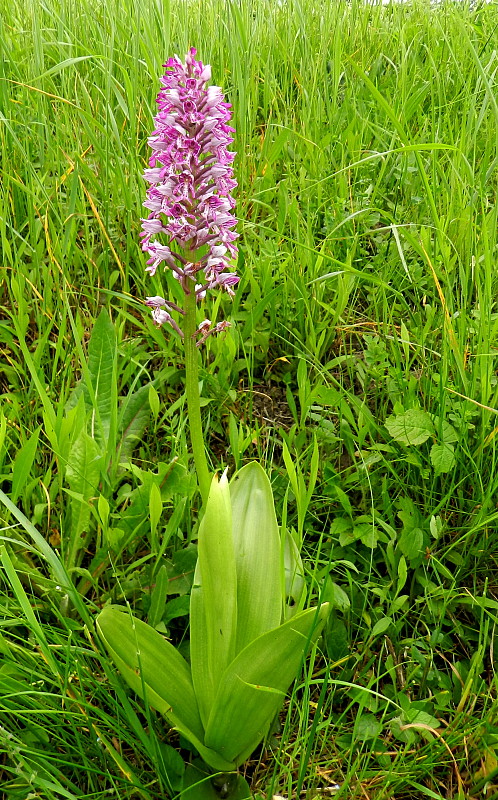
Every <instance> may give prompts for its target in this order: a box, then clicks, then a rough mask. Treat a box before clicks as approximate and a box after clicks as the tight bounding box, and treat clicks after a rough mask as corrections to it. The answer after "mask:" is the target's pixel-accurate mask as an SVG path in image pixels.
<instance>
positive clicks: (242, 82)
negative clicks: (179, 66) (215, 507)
mask: <svg viewBox="0 0 498 800" xmlns="http://www.w3.org/2000/svg"><path fill="white" fill-rule="evenodd" d="M0 5H1V6H2V14H1V17H0V19H1V22H0V24H1V32H0V48H1V57H0V114H1V119H0V137H1V141H0V158H1V182H0V195H1V201H0V248H1V265H0V266H1V271H2V272H1V284H0V348H1V360H2V368H1V372H0V391H1V400H2V407H1V415H0V459H1V470H0V472H1V481H2V484H1V486H2V489H3V493H2V511H1V512H0V515H1V519H2V523H1V524H2V542H3V546H2V547H1V549H0V558H1V561H2V567H3V569H2V572H1V575H0V587H1V596H0V604H1V619H0V625H1V628H0V654H1V655H0V658H1V661H0V753H1V756H0V774H1V789H0V796H1V797H2V798H3V799H4V800H27V798H35V797H40V798H44V799H46V800H52V799H54V800H55V798H57V800H59V798H63V797H64V798H70V799H71V800H72V798H87V799H88V800H89V799H90V798H91V799H92V800H97V798H101V797H106V798H107V797H117V798H121V799H122V800H124V798H126V799H127V800H128V798H129V800H132V798H133V800H135V798H143V799H144V800H159V798H164V797H175V796H177V794H178V789H179V787H180V785H181V776H182V773H183V769H184V763H185V760H187V759H188V757H189V753H188V750H187V745H186V743H185V742H184V741H183V740H179V739H178V737H177V736H175V734H174V733H171V732H170V731H169V730H168V726H167V725H166V724H165V723H164V721H163V720H162V718H161V717H160V715H158V714H156V713H155V712H153V711H152V710H150V709H147V708H144V707H143V705H142V704H141V702H140V700H138V699H137V698H136V697H135V696H134V695H133V694H132V693H131V692H130V691H129V690H128V689H127V688H126V686H125V684H124V683H123V681H122V680H121V678H120V677H119V674H118V673H117V671H116V669H115V668H114V667H113V665H112V662H111V661H110V660H109V658H108V656H107V655H106V653H105V651H104V648H103V647H102V645H101V643H100V642H99V640H98V637H96V636H95V633H94V629H93V619H94V617H95V613H96V612H97V611H98V610H99V609H100V608H101V607H102V606H103V605H104V604H105V603H106V602H108V601H109V600H110V599H111V600H113V601H114V602H118V603H119V602H121V603H123V602H124V601H125V600H126V601H127V602H129V603H130V605H131V606H132V607H133V609H134V612H135V614H137V615H138V616H141V617H143V618H145V619H149V621H152V623H153V624H155V625H156V627H158V629H159V630H161V631H163V632H164V633H166V634H167V635H168V636H169V637H170V638H171V640H172V641H173V642H175V643H176V644H178V647H180V648H184V649H185V647H186V643H187V641H188V599H189V591H190V586H191V582H192V570H193V566H194V564H195V558H196V530H197V529H196V521H197V513H198V510H199V495H198V493H197V492H196V488H195V478H194V477H193V473H192V463H191V459H190V458H189V452H188V449H189V445H188V437H187V434H186V415H185V402H184V392H183V378H184V364H183V362H182V355H181V348H180V347H179V346H178V345H179V342H178V339H177V338H176V336H175V334H174V333H173V332H168V331H165V330H162V329H157V328H155V327H154V326H153V324H152V320H151V319H150V316H149V314H148V312H147V310H146V309H145V308H144V306H143V303H142V300H143V298H144V297H145V296H146V295H154V294H161V293H162V292H161V283H160V280H161V279H160V277H159V276H158V277H157V278H156V279H154V280H152V279H150V278H148V277H147V276H146V275H145V273H144V257H143V254H142V252H141V250H140V246H139V239H138V233H139V229H140V217H141V216H142V215H143V211H142V207H141V203H142V201H143V198H144V195H145V185H144V183H143V180H142V178H141V174H142V172H143V169H144V165H145V161H146V157H147V138H148V135H149V133H150V131H151V121H152V115H153V113H154V99H155V95H156V93H157V90H158V86H159V76H160V75H161V74H162V67H161V65H162V64H163V63H164V61H165V60H166V58H167V57H169V56H170V55H172V54H173V53H175V52H176V53H178V54H179V55H180V56H183V54H184V53H185V52H186V51H187V49H188V47H190V46H192V45H195V46H196V47H197V49H198V53H199V56H200V58H202V60H203V61H204V62H207V63H211V65H212V68H213V80H214V83H216V84H219V85H221V86H222V87H223V90H224V91H225V92H226V94H227V96H228V99H229V100H230V102H232V103H233V109H234V121H235V127H236V130H237V134H236V143H235V149H236V150H237V153H238V155H237V159H236V162H235V169H236V174H237V179H238V182H239V189H238V192H237V211H236V213H237V216H238V217H239V219H240V223H239V231H240V233H241V238H240V258H239V264H238V271H239V274H240V275H241V281H240V285H239V287H238V290H237V294H236V298H235V300H234V302H233V303H231V302H230V300H229V298H227V297H223V298H222V300H221V301H220V300H219V299H218V300H215V301H209V302H210V306H209V310H208V316H209V317H210V318H211V319H213V320H216V319H222V318H223V317H224V316H226V317H227V318H229V319H230V321H231V322H232V327H231V329H230V330H229V331H228V332H227V334H226V335H224V336H221V337H219V338H218V339H214V338H211V339H210V340H209V341H208V342H207V344H206V347H205V350H204V356H203V357H204V361H203V366H202V370H201V378H202V403H203V419H204V424H205V431H206V438H207V441H208V443H209V457H210V461H211V465H212V468H213V469H217V468H220V467H222V466H229V467H230V469H231V470H233V469H234V468H235V467H238V466H240V465H242V464H243V463H245V462H246V461H248V460H250V459H254V458H257V459H259V460H260V461H261V462H262V463H263V464H264V466H265V468H266V469H267V471H268V474H269V475H270V477H271V480H272V484H273V488H274V492H275V496H276V500H277V515H278V517H279V519H280V520H282V521H283V524H285V525H286V526H287V530H289V531H291V532H292V534H293V536H294V537H295V540H296V542H297V543H298V544H299V545H300V546H301V548H302V554H303V559H304V561H305V566H306V571H307V578H308V583H309V592H310V597H311V598H313V597H315V598H316V597H318V596H321V597H322V599H323V598H325V599H328V600H329V601H330V602H331V604H332V606H333V612H332V614H331V617H330V620H329V623H328V626H327V629H326V631H325V634H324V637H323V640H322V641H321V643H320V645H319V647H318V648H317V649H316V650H315V651H314V652H313V654H312V658H311V660H310V661H309V662H307V664H306V666H305V667H304V669H303V672H302V674H301V676H300V678H299V680H298V681H297V683H296V684H295V686H294V687H293V690H292V693H291V695H290V697H289V699H288V702H287V703H286V706H285V709H284V711H283V713H282V715H281V719H280V728H279V729H278V730H276V731H275V733H274V735H273V736H272V737H271V738H270V739H269V741H267V742H266V744H265V746H264V747H263V748H260V749H259V750H257V751H256V752H255V754H254V756H253V758H252V759H251V760H250V761H249V762H248V764H247V765H246V769H245V772H246V776H247V778H248V780H249V781H252V786H253V791H254V793H255V796H256V797H264V798H266V797H269V798H271V797H272V795H273V794H277V793H278V794H280V795H282V796H284V797H286V798H291V797H296V796H303V797H304V796H307V797H312V796H315V795H318V796H319V797H320V796H321V797H326V796H330V794H331V791H332V789H334V797H337V798H341V800H342V798H354V799H355V800H360V798H361V799H362V800H363V798H365V800H366V798H371V799H372V800H373V799H374V798H375V800H414V799H415V798H455V799H456V798H459V799H460V800H461V799H463V798H475V799H476V800H478V799H480V798H486V799H487V800H491V798H496V797H498V777H497V776H498V705H497V701H496V688H497V683H496V674H495V669H494V660H495V656H494V652H495V646H496V638H495V626H496V620H497V610H498V597H497V590H498V585H497V584H498V564H497V556H498V508H497V488H498V464H497V451H496V444H497V437H496V434H497V433H498V421H497V409H498V402H497V395H498V385H497V371H496V368H497V364H496V362H497V357H498V309H497V307H496V290H497V267H496V265H497V259H498V241H497V218H498V205H497V197H496V193H497V166H498V105H497V79H496V74H497V70H498V55H497V43H498V10H497V7H496V5H494V4H487V5H482V6H481V5H478V6H477V7H476V8H475V9H474V10H473V11H470V10H469V8H468V7H466V5H465V4H450V3H445V4H441V5H438V6H437V7H431V6H430V5H429V4H428V3H419V2H415V3H410V5H401V4H394V5H392V6H390V5H389V6H376V7H368V6H364V5H362V4H358V3H356V2H353V3H351V4H347V3H345V2H342V1H341V0H338V1H337V2H323V3H318V2H316V3H315V2H312V0H287V2H286V3H285V4H280V3H276V2H271V0H244V2H241V3H238V2H235V1H233V2H230V0H225V1H223V0H202V2H198V1H197V0H191V1H190V2H188V3H186V2H173V1H172V2H167V0H122V1H121V2H120V3H116V2H114V0H103V1H102V2H92V0H44V2H40V0H10V1H9V2H8V3H7V2H6V1H5V0H3V2H2V3H1V4H0ZM162 280H163V281H164V283H163V289H164V290H165V291H168V290H169V291H172V292H173V293H174V291H175V287H174V286H173V285H172V284H171V281H170V280H169V279H168V276H166V277H163V278H162ZM61 563H62V564H63V565H64V567H65V569H67V570H68V571H69V573H70V575H71V579H72V584H71V586H70V587H69V588H68V586H67V584H65V583H64V581H65V578H64V575H63V573H61V571H60V564H61ZM61 575H62V577H61ZM158 587H159V588H158ZM334 787H335V788H334ZM326 790H328V794H327V793H326ZM306 792H307V794H305V793H306ZM301 793H303V794H301Z"/></svg>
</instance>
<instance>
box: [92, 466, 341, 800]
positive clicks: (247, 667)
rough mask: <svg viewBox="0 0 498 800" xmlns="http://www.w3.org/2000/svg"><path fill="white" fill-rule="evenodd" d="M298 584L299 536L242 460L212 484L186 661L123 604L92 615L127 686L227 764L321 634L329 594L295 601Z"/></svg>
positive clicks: (261, 478)
mask: <svg viewBox="0 0 498 800" xmlns="http://www.w3.org/2000/svg"><path fill="white" fill-rule="evenodd" d="M304 595H305V585H304V580H303V575H302V563H301V560H300V557H299V553H298V551H297V548H296V546H295V544H294V543H293V540H290V539H288V540H287V543H286V544H285V543H283V542H282V540H281V536H280V532H279V528H278V525H277V520H276V516H275V509H274V503H273V495H272V490H271V485H270V482H269V480H268V478H267V476H266V474H265V472H264V470H263V469H262V467H261V466H260V465H259V464H257V463H251V464H248V465H246V466H245V467H243V468H242V469H241V470H240V471H239V472H238V473H237V474H236V475H235V477H234V478H233V479H232V481H231V482H230V483H229V482H228V480H227V477H226V474H223V476H222V477H221V479H220V480H218V478H217V477H216V476H215V477H214V478H213V481H212V484H211V488H210V493H209V498H208V502H207V505H206V508H205V513H204V516H203V519H202V521H201V524H200V527H199V542H198V561H197V566H196V570H195V576H194V583H193V588H192V594H191V600H190V663H188V662H187V661H186V660H185V659H184V658H183V656H182V655H181V654H180V653H179V652H178V650H177V649H175V647H174V646H173V645H172V644H171V643H170V642H168V641H167V640H166V639H165V638H164V637H163V636H161V634H159V633H158V632H157V631H156V630H154V629H153V628H152V627H150V626H149V625H147V624H146V623H145V622H142V621H141V620H139V619H136V618H134V617H133V616H131V615H130V613H128V612H127V611H126V610H125V609H124V608H122V607H118V606H108V607H106V608H104V609H103V611H102V612H101V613H100V614H99V616H98V618H97V626H98V630H99V633H100V636H101V637H102V639H103V641H104V643H105V645H106V648H107V650H108V651H109V654H110V656H111V658H112V659H113V661H114V663H115V664H116V666H117V667H118V668H119V670H120V671H121V674H122V675H123V677H124V678H125V679H126V681H127V682H128V684H129V685H130V686H131V688H132V689H133V690H134V691H135V692H136V693H137V694H138V695H140V696H141V697H142V699H143V700H144V702H146V703H148V704H149V705H151V706H152V707H154V708H155V709H157V710H158V711H159V712H161V713H162V714H164V716H165V717H166V718H167V720H168V721H169V723H170V724H171V725H172V726H173V727H174V728H176V729H177V730H178V731H179V732H180V733H181V734H182V735H183V736H185V737H186V738H187V739H188V740H189V741H190V742H191V743H192V744H193V745H194V746H195V748H196V749H197V751H198V752H199V754H200V756H201V758H202V759H203V761H204V762H205V763H206V764H207V765H209V767H210V768H211V769H212V770H214V771H217V772H220V773H227V772H230V771H233V770H235V769H236V768H237V767H238V766H239V765H240V764H242V763H243V762H244V761H245V760H247V759H248V758H249V756H250V755H251V753H252V752H253V750H254V749H255V748H256V747H257V745H258V744H259V743H260V742H261V741H262V739H263V738H264V737H265V736H266V734H267V733H268V730H269V728H270V725H271V723H272V721H273V719H274V717H275V715H276V714H277V713H278V711H279V710H280V708H281V706H282V703H283V701H284V699H285V695H286V692H287V690H288V688H289V686H290V684H291V683H292V681H293V680H294V679H295V677H296V676H297V673H298V671H299V669H300V667H301V664H302V661H303V658H304V656H305V654H306V652H307V650H308V648H309V647H310V645H311V644H312V643H314V642H315V641H316V640H317V637H318V636H319V633H320V631H321V628H322V626H323V624H324V622H325V619H326V616H327V613H328V604H323V605H321V606H319V607H316V608H309V609H306V610H304V609H303V604H304ZM291 606H292V609H293V610H295V613H293V615H292V616H290V618H289V614H290V608H291ZM210 791H214V790H213V789H212V787H211V788H210ZM239 791H240V787H239ZM189 796H190V795H189ZM199 796H201V795H199ZM202 796H206V797H208V796H211V795H209V794H204V795H202ZM212 796H215V795H212ZM230 796H231V795H230ZM233 796H234V797H235V796H237V797H238V796H239V795H238V794H237V795H235V794H234V795H233Z"/></svg>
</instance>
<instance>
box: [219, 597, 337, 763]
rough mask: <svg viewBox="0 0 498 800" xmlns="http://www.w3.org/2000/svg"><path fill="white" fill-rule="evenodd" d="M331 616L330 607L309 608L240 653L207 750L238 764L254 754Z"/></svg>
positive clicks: (222, 690) (224, 684)
mask: <svg viewBox="0 0 498 800" xmlns="http://www.w3.org/2000/svg"><path fill="white" fill-rule="evenodd" d="M327 614H328V604H324V605H322V606H321V607H320V609H316V608H310V609H308V610H307V611H304V612H303V613H302V614H299V615H297V616H296V617H294V618H293V619H291V620H289V621H288V622H286V623H284V624H283V625H281V626H279V627H278V628H276V629H274V630H271V631H267V632H266V633H264V634H263V635H262V636H260V637H259V638H258V639H256V640H255V641H253V642H252V643H251V644H249V645H248V646H247V647H246V648H245V649H244V650H243V651H242V652H241V653H239V655H238V656H237V658H236V659H235V660H234V661H233V662H232V664H230V666H229V667H228V669H227V670H226V672H225V674H224V675H223V679H222V681H221V683H220V687H219V690H218V694H217V695H216V700H215V705H214V707H213V710H212V712H211V716H210V718H209V723H208V726H207V728H206V735H205V739H204V741H205V744H206V745H207V746H208V747H210V748H212V749H213V750H216V751H217V752H218V753H219V754H220V755H221V756H222V757H223V758H226V759H227V760H230V761H235V762H236V763H237V764H240V763H242V759H245V758H247V757H248V756H249V755H250V752H248V748H249V747H251V746H252V747H253V748H254V747H256V745H257V743H258V741H260V740H261V739H262V738H263V737H264V736H265V734H266V732H267V730H268V727H269V725H270V723H271V720H272V719H273V717H274V715H275V714H276V713H277V711H278V710H279V708H280V707H281V705H282V703H283V700H284V698H285V694H286V692H287V690H288V688H289V686H290V684H291V683H292V681H293V680H294V678H295V677H296V675H297V672H298V670H299V667H300V666H301V663H302V659H303V657H304V655H305V651H306V648H307V647H308V646H309V645H310V643H312V642H314V641H316V639H317V637H318V635H319V633H320V631H321V629H322V627H323V624H324V622H325V619H326V617H327Z"/></svg>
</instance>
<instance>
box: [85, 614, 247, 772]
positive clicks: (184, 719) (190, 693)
mask: <svg viewBox="0 0 498 800" xmlns="http://www.w3.org/2000/svg"><path fill="white" fill-rule="evenodd" d="M97 627H98V630H99V633H100V636H101V637H102V639H103V641H104V643H105V646H106V648H107V650H108V652H109V655H110V656H111V658H112V660H113V661H114V663H115V664H116V666H117V668H118V669H119V671H120V672H121V675H122V676H123V678H124V679H125V681H126V682H127V683H128V685H129V686H130V687H131V688H132V689H133V691H134V692H136V693H137V694H138V695H139V697H141V698H142V699H143V700H144V701H145V702H146V703H148V704H149V705H151V706H152V707H153V708H155V709H157V711H160V712H161V714H163V715H164V716H165V717H166V719H167V720H168V721H169V722H170V724H171V725H172V726H173V727H174V728H176V729H177V730H178V731H179V732H180V733H181V734H182V735H183V736H185V737H186V738H187V739H188V740H189V741H190V742H192V744H193V745H194V747H196V748H197V750H198V751H199V754H200V755H201V756H202V758H203V759H204V761H205V762H206V764H209V765H210V766H211V767H213V769H215V770H220V771H229V770H232V769H234V764H233V762H231V761H227V760H226V759H225V758H223V757H222V756H220V755H219V754H218V753H216V752H214V751H213V750H211V749H210V748H208V747H206V746H205V745H204V730H203V727H202V723H201V720H200V717H199V711H198V708H197V701H196V698H195V695H194V690H193V686H192V680H191V676H190V670H189V667H188V664H187V662H186V661H185V659H184V658H183V657H182V656H181V655H180V653H179V652H178V650H176V649H175V648H174V647H173V645H172V644H170V643H169V642H168V641H166V639H163V637H162V636H161V635H160V634H159V633H157V631H155V630H154V629H153V628H151V627H150V625H146V624H145V622H142V621H141V620H138V619H135V618H134V617H131V616H130V615H129V614H128V612H127V611H126V610H124V609H123V610H122V606H107V607H106V608H104V610H103V611H102V612H101V613H100V614H99V616H98V617H97Z"/></svg>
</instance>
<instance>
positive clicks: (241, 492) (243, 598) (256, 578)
mask: <svg viewBox="0 0 498 800" xmlns="http://www.w3.org/2000/svg"><path fill="white" fill-rule="evenodd" d="M230 497H231V500H232V523H233V542H234V548H235V560H236V569H237V653H240V652H241V650H243V649H244V648H245V647H246V646H247V645H248V644H250V642H252V641H254V639H257V638H258V637H259V636H261V634H263V633H266V631H270V630H272V629H273V628H276V627H277V626H278V625H279V623H280V621H281V619H282V588H281V577H280V535H279V531H278V525H277V518H276V516H275V508H274V505H273V493H272V489H271V485H270V481H269V480H268V477H267V475H266V473H265V471H264V469H263V468H262V467H261V465H260V464H258V463H257V462H255V461H254V462H252V463H250V464H247V465H246V466H245V467H243V468H242V469H241V470H239V472H237V474H236V475H235V476H234V478H233V479H232V481H231V483H230Z"/></svg>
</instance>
